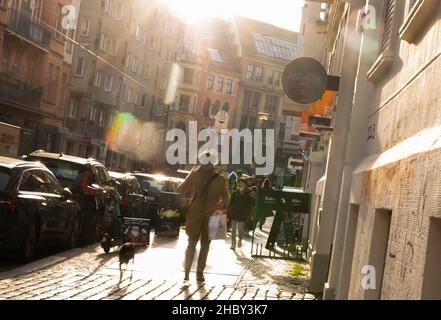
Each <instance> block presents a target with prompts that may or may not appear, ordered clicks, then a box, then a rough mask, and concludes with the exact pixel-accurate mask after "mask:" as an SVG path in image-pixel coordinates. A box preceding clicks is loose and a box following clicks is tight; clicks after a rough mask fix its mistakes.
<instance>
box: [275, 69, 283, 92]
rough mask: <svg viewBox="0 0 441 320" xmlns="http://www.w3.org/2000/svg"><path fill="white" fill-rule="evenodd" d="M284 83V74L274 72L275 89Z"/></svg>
mask: <svg viewBox="0 0 441 320" xmlns="http://www.w3.org/2000/svg"><path fill="white" fill-rule="evenodd" d="M281 81H282V73H281V72H280V71H274V87H275V88H280V85H281Z"/></svg>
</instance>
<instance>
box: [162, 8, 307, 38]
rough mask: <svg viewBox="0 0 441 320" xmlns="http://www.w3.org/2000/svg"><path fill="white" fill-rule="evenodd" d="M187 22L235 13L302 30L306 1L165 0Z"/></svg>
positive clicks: (290, 28)
mask: <svg viewBox="0 0 441 320" xmlns="http://www.w3.org/2000/svg"><path fill="white" fill-rule="evenodd" d="M164 1H166V2H168V3H169V4H170V5H171V7H172V8H174V10H175V11H176V13H177V14H178V15H180V16H181V17H183V18H184V19H185V20H186V21H187V22H189V23H192V22H197V21H199V20H202V19H206V18H211V17H223V18H228V17H231V16H233V15H239V16H244V17H248V18H251V19H255V20H260V21H264V22H267V23H270V24H273V25H276V26H278V27H282V28H285V29H289V30H293V31H297V32H298V31H299V30H300V24H301V18H302V7H303V3H304V1H303V0H164Z"/></svg>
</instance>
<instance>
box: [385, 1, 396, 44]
mask: <svg viewBox="0 0 441 320" xmlns="http://www.w3.org/2000/svg"><path fill="white" fill-rule="evenodd" d="M395 6H396V3H395V0H386V7H385V11H386V13H385V18H384V27H383V35H382V39H381V52H384V51H385V50H386V49H388V48H389V46H390V44H391V41H392V26H393V19H394V14H395Z"/></svg>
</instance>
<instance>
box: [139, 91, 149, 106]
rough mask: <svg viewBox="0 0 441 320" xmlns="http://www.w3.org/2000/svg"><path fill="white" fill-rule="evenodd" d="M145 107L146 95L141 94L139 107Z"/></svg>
mask: <svg viewBox="0 0 441 320" xmlns="http://www.w3.org/2000/svg"><path fill="white" fill-rule="evenodd" d="M145 107H147V95H146V94H143V95H142V98H141V105H140V108H145Z"/></svg>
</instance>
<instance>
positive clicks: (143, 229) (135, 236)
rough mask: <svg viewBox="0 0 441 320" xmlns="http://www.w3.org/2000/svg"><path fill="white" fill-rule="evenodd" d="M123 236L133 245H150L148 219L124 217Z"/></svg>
mask: <svg viewBox="0 0 441 320" xmlns="http://www.w3.org/2000/svg"><path fill="white" fill-rule="evenodd" d="M123 221H124V226H125V227H126V230H125V236H126V237H127V239H128V241H130V242H131V243H132V244H134V245H139V246H148V245H150V220H148V219H137V218H124V220H123Z"/></svg>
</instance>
